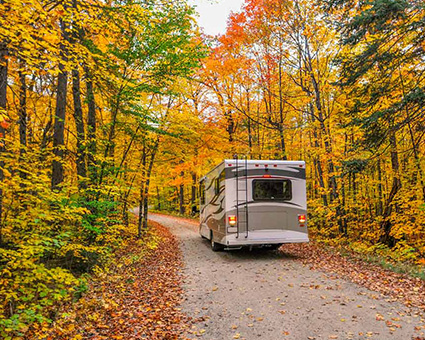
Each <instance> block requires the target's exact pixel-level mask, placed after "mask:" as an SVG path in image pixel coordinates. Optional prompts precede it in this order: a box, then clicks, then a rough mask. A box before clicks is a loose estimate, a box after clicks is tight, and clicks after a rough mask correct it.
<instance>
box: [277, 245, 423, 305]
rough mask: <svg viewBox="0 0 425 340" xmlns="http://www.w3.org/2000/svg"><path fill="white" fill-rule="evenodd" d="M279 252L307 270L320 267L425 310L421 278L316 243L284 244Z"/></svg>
mask: <svg viewBox="0 0 425 340" xmlns="http://www.w3.org/2000/svg"><path fill="white" fill-rule="evenodd" d="M280 251H283V252H284V253H286V254H290V255H293V256H296V257H297V258H300V259H301V260H302V261H303V262H304V263H305V264H308V265H309V266H310V269H318V270H323V271H325V272H329V273H333V274H336V275H337V276H338V277H341V278H344V279H348V280H350V281H352V282H354V283H357V284H359V285H361V286H363V287H366V288H368V289H371V290H374V291H377V292H379V293H382V294H384V295H386V296H388V297H389V298H391V300H394V301H400V302H402V303H404V304H405V305H407V306H409V307H410V306H412V307H418V308H421V309H423V310H425V281H423V280H421V279H420V278H414V277H410V276H408V275H406V274H399V273H395V272H393V271H391V270H388V269H384V268H382V267H380V266H379V265H377V264H372V263H368V262H366V261H365V260H363V259H361V258H359V257H357V256H355V254H351V256H350V257H348V256H342V255H341V253H340V252H339V251H337V250H336V249H323V248H319V247H318V245H317V244H315V243H310V244H286V245H284V246H283V247H282V248H280Z"/></svg>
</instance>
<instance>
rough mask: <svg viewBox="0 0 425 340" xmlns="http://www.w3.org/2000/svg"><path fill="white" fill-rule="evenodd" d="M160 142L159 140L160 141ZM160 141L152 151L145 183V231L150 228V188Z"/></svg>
mask: <svg viewBox="0 0 425 340" xmlns="http://www.w3.org/2000/svg"><path fill="white" fill-rule="evenodd" d="M158 141H159V140H158ZM158 141H157V143H156V145H155V147H154V149H153V150H152V155H151V159H150V161H149V167H148V171H147V173H146V183H145V193H144V197H143V229H145V230H146V229H147V227H148V213H149V188H150V183H151V174H152V169H153V165H154V162H155V157H156V152H157V150H158Z"/></svg>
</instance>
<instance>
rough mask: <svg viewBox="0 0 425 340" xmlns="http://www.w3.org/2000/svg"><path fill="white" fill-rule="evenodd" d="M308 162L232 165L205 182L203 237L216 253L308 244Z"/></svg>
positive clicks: (238, 162) (237, 161) (225, 165)
mask: <svg viewBox="0 0 425 340" xmlns="http://www.w3.org/2000/svg"><path fill="white" fill-rule="evenodd" d="M305 178H306V177H305V162H303V161H277V160H246V159H245V160H240V159H227V160H225V161H223V162H222V163H220V164H219V165H218V166H216V167H215V168H214V169H213V170H211V171H210V172H209V173H208V174H207V175H206V176H205V177H203V178H202V179H201V181H200V227H199V233H200V234H201V236H202V237H203V238H206V239H208V240H210V241H211V247H212V249H213V250H214V251H218V250H221V249H223V248H240V247H244V246H250V247H254V246H262V247H263V246H267V247H269V248H278V247H280V246H281V245H282V244H283V243H299V242H308V241H309V239H308V232H307V200H306V182H305Z"/></svg>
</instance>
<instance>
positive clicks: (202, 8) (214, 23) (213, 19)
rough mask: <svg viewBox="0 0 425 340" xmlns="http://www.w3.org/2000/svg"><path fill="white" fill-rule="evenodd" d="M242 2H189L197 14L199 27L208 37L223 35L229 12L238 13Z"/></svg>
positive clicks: (229, 0)
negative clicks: (194, 7)
mask: <svg viewBox="0 0 425 340" xmlns="http://www.w3.org/2000/svg"><path fill="white" fill-rule="evenodd" d="M243 2H244V0H189V3H190V4H191V5H195V6H196V10H197V12H198V13H199V17H198V24H199V26H201V27H202V28H203V29H204V32H205V33H206V34H210V35H216V34H219V33H220V34H222V33H224V32H225V31H226V21H227V18H228V17H229V14H230V12H239V10H240V9H241V6H242V4H243Z"/></svg>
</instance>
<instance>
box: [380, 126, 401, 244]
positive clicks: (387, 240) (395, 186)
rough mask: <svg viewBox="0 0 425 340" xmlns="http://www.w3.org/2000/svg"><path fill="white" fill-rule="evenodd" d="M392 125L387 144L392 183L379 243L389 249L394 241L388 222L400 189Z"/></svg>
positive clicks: (398, 166)
mask: <svg viewBox="0 0 425 340" xmlns="http://www.w3.org/2000/svg"><path fill="white" fill-rule="evenodd" d="M392 125H393V124H391V126H390V129H391V130H390V136H389V142H390V148H391V168H392V171H393V183H392V186H391V191H390V194H389V195H388V198H387V201H386V202H385V207H384V213H383V215H382V217H383V221H382V224H381V229H382V231H383V235H382V236H381V238H380V242H382V243H384V244H386V245H388V246H390V247H391V246H393V245H394V239H393V238H392V237H391V235H390V233H391V228H392V224H391V221H390V220H389V217H390V215H391V212H392V210H393V200H394V198H395V196H396V195H397V193H398V191H399V190H400V189H401V181H400V164H399V160H398V151H397V140H396V134H395V131H394V129H393V126H392Z"/></svg>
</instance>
